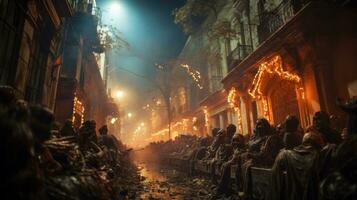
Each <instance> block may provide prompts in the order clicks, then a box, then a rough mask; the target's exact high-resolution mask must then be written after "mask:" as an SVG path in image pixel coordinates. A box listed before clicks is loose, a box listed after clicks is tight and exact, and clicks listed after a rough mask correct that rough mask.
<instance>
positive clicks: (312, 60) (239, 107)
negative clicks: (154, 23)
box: [160, 0, 357, 135]
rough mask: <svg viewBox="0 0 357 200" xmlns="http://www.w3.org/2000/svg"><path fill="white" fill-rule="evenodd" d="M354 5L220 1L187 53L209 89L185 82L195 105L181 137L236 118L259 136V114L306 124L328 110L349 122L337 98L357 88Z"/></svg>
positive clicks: (179, 120)
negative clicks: (257, 132)
mask: <svg viewBox="0 0 357 200" xmlns="http://www.w3.org/2000/svg"><path fill="white" fill-rule="evenodd" d="M352 7H353V1H308V0H300V1H299V0H225V1H219V2H218V3H217V4H216V12H212V13H208V15H207V16H206V17H205V20H204V21H203V22H202V23H201V24H200V26H199V27H198V28H197V29H196V30H195V31H194V32H193V33H192V34H191V35H190V36H189V38H188V40H187V43H186V45H185V47H184V48H183V50H182V52H181V54H180V56H179V60H180V62H183V63H187V64H189V65H191V66H194V67H195V68H196V69H198V70H199V71H201V72H202V73H201V75H202V78H203V79H204V89H203V90H202V93H199V92H197V91H195V89H194V86H195V84H190V80H189V79H187V80H185V81H184V83H182V85H183V86H184V87H182V88H184V90H185V94H186V95H187V96H186V99H187V101H186V103H187V105H185V106H183V107H185V108H186V110H185V112H181V113H180V112H179V113H178V114H176V117H175V118H174V120H173V121H174V122H173V124H172V126H173V127H175V125H176V126H177V127H178V128H177V133H176V135H177V134H187V133H189V134H195V135H205V134H208V133H209V132H210V130H211V129H212V128H214V127H219V128H225V127H226V126H227V125H228V124H230V123H232V124H235V125H236V126H237V127H238V132H240V133H242V134H252V133H253V129H254V126H255V122H256V120H257V119H258V118H260V117H265V118H267V119H268V120H269V121H270V123H271V124H274V125H277V124H280V123H282V122H283V121H284V119H285V117H286V116H287V115H295V116H297V117H298V118H299V119H300V124H301V127H302V128H306V127H308V126H309V125H311V124H312V117H313V115H314V113H315V112H317V111H320V110H323V111H326V112H327V113H329V114H334V115H337V116H338V117H339V119H340V120H341V121H343V119H344V115H343V113H341V112H340V111H339V109H338V108H337V106H336V105H335V99H336V97H340V98H344V99H347V98H350V97H354V96H356V93H357V90H356V85H357V71H356V70H357V67H356V66H357V60H356V58H357V57H356V56H355V53H356V52H357V49H356V46H357V43H356V42H357V40H356V38H357V37H356V36H357V31H356V28H355V27H356V26H354V24H356V23H357V21H356V20H357V17H356V13H357V12H356V9H354V8H352ZM198 55H203V56H198ZM192 91H193V92H192ZM178 94H180V92H179V91H178V90H176V91H175V93H174V94H173V96H175V95H178ZM198 94H199V95H198ZM173 101H175V98H174V97H173ZM197 102H198V103H197ZM176 104H178V103H176ZM173 107H174V108H173V109H175V110H178V109H177V108H175V103H173ZM176 107H177V106H176ZM199 122H200V123H199ZM199 124H200V125H199ZM199 127H200V128H199ZM202 127H203V128H202ZM340 128H342V127H340ZM160 133H161V135H163V134H165V132H163V131H161V132H160Z"/></svg>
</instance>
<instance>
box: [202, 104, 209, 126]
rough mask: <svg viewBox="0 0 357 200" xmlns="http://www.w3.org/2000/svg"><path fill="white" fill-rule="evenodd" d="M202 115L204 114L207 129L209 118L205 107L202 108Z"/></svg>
mask: <svg viewBox="0 0 357 200" xmlns="http://www.w3.org/2000/svg"><path fill="white" fill-rule="evenodd" d="M203 113H204V114H205V126H206V127H207V128H208V127H209V116H208V110H207V106H205V107H204V108H203Z"/></svg>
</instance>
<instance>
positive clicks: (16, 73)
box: [0, 0, 68, 110]
mask: <svg viewBox="0 0 357 200" xmlns="http://www.w3.org/2000/svg"><path fill="white" fill-rule="evenodd" d="M65 5H67V4H64V5H63V6H62V7H58V6H57V4H56V1H50V0H41V1H35V0H14V1H2V2H1V3H0V6H1V13H0V14H1V17H0V18H1V19H0V26H1V36H0V38H1V39H0V40H1V41H0V45H1V49H2V50H1V52H0V54H1V55H0V57H1V59H0V63H1V64H0V65H1V67H0V77H1V78H0V83H1V84H6V85H11V86H13V87H14V88H15V89H16V90H17V92H18V95H19V96H20V97H22V98H24V99H25V100H27V101H28V102H30V103H35V104H42V105H45V106H47V107H49V108H50V109H52V110H53V109H54V105H55V96H56V90H57V83H58V77H59V70H60V65H59V64H57V63H56V59H57V57H58V53H59V52H58V51H59V46H60V44H61V40H62V26H63V24H64V18H65V17H66V16H68V12H67V11H68V10H66V7H65Z"/></svg>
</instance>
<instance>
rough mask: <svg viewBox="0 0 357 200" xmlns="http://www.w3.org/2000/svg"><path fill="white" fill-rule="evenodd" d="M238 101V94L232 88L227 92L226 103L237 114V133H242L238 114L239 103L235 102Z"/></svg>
mask: <svg viewBox="0 0 357 200" xmlns="http://www.w3.org/2000/svg"><path fill="white" fill-rule="evenodd" d="M237 99H238V94H237V90H236V89H235V88H234V87H232V88H231V89H230V90H229V93H228V96H227V102H228V104H229V106H230V107H231V108H233V110H234V112H235V113H236V114H237V123H238V131H239V132H240V133H242V131H243V128H242V116H241V112H240V108H239V107H240V105H239V102H238V101H237Z"/></svg>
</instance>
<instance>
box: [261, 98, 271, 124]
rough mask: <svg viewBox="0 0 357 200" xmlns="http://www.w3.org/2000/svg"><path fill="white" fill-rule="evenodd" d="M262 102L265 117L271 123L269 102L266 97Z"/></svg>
mask: <svg viewBox="0 0 357 200" xmlns="http://www.w3.org/2000/svg"><path fill="white" fill-rule="evenodd" d="M262 101H263V111H264V117H265V118H266V119H267V120H268V121H270V116H269V108H268V101H267V99H266V97H264V98H263V99H262Z"/></svg>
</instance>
